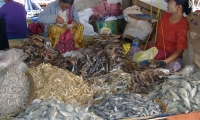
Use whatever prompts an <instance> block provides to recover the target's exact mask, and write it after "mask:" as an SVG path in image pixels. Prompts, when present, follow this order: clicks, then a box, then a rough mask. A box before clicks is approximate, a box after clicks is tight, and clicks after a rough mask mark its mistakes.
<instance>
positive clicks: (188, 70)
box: [177, 64, 195, 77]
mask: <svg viewBox="0 0 200 120" xmlns="http://www.w3.org/2000/svg"><path fill="white" fill-rule="evenodd" d="M194 71H195V65H194V64H191V65H186V66H185V67H184V68H183V69H182V70H181V71H179V72H178V73H177V75H180V76H184V77H190V76H191V75H192V74H194Z"/></svg>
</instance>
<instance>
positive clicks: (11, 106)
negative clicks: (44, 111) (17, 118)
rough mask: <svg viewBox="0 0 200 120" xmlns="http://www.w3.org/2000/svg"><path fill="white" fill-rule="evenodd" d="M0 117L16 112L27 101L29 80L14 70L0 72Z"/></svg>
mask: <svg viewBox="0 0 200 120" xmlns="http://www.w3.org/2000/svg"><path fill="white" fill-rule="evenodd" d="M0 76H1V77H0V103H1V104H0V116H5V115H9V114H12V113H13V112H17V111H18V110H19V109H20V108H23V107H24V105H25V104H26V102H27V101H28V95H29V84H30V82H29V80H28V77H27V76H26V75H25V73H22V72H21V71H20V70H18V69H15V68H11V67H8V68H5V69H1V70H0Z"/></svg>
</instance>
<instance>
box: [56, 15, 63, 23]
mask: <svg viewBox="0 0 200 120" xmlns="http://www.w3.org/2000/svg"><path fill="white" fill-rule="evenodd" d="M56 22H57V23H59V24H63V23H64V22H65V21H64V19H63V18H62V17H60V16H57V18H56Z"/></svg>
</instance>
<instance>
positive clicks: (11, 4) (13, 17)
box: [0, 0, 27, 39]
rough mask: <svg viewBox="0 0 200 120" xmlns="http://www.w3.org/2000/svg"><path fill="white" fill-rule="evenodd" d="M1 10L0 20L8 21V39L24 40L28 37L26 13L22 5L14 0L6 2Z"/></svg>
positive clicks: (6, 0)
mask: <svg viewBox="0 0 200 120" xmlns="http://www.w3.org/2000/svg"><path fill="white" fill-rule="evenodd" d="M4 1H5V4H4V5H3V6H2V7H1V8H0V18H3V19H5V21H6V33H7V37H8V39H22V38H26V37H27V23H26V11H25V8H24V7H23V5H22V4H20V3H18V2H15V1H13V0H4Z"/></svg>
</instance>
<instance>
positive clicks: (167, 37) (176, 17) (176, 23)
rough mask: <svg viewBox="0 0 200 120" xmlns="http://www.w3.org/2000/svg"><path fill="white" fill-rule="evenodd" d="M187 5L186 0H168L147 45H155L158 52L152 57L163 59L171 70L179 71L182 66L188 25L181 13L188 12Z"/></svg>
mask: <svg viewBox="0 0 200 120" xmlns="http://www.w3.org/2000/svg"><path fill="white" fill-rule="evenodd" d="M188 6H189V5H188V0H169V1H168V6H167V8H168V12H166V13H163V15H162V17H161V19H160V21H159V23H158V26H157V33H158V34H157V36H155V37H154V39H153V40H152V41H151V43H150V44H149V46H148V48H150V47H152V46H154V45H155V46H156V47H157V49H158V54H157V55H156V56H155V58H154V59H155V60H162V61H164V62H165V63H166V64H167V68H168V69H169V70H170V71H171V72H176V71H179V70H180V69H181V68H182V59H181V57H182V53H183V51H184V50H185V49H187V47H188V46H187V31H188V27H189V26H188V22H187V20H186V18H185V17H184V16H183V13H185V14H189V13H190V11H191V10H190V8H188ZM155 38H156V43H155ZM136 51H138V50H136Z"/></svg>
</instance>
